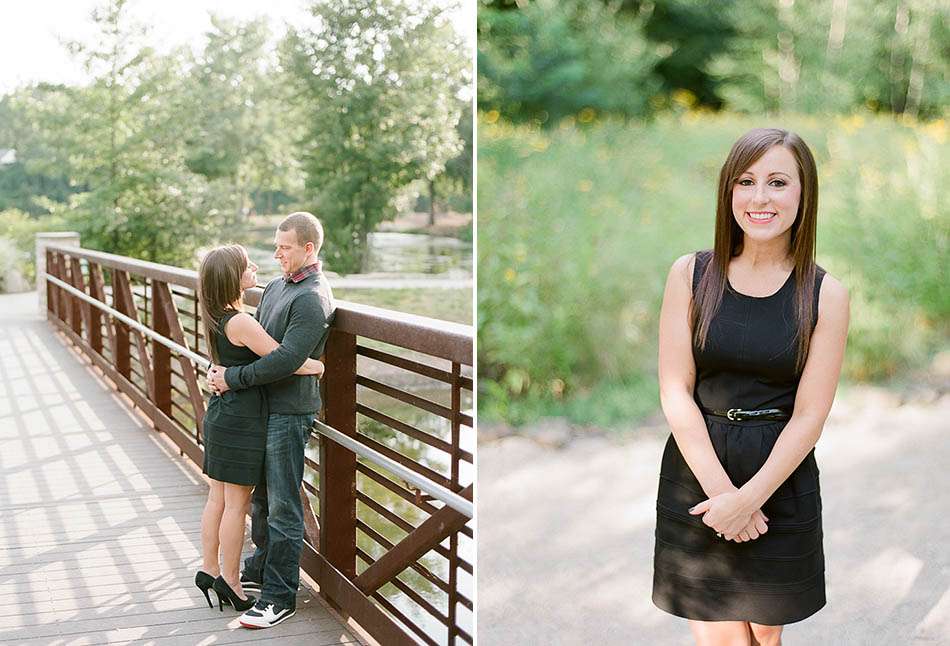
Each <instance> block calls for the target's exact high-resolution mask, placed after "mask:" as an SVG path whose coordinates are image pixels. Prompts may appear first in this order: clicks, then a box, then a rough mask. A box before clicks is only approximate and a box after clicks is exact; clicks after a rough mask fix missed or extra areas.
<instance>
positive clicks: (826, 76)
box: [478, 0, 950, 122]
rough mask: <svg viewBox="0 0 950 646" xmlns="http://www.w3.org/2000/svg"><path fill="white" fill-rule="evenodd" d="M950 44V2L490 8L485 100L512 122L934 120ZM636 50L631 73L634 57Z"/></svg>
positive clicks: (941, 107)
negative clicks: (714, 112) (857, 113)
mask: <svg viewBox="0 0 950 646" xmlns="http://www.w3.org/2000/svg"><path fill="white" fill-rule="evenodd" d="M948 42H950V6H948V5H947V3H939V2H935V1H934V0H884V1H880V0H849V1H848V2H837V1H835V2H832V1H831V0H826V1H824V2H797V3H796V2H759V1H757V0H732V1H730V2H722V3H718V4H717V7H716V10H715V11H711V10H710V4H709V3H708V2H705V1H702V0H650V1H646V0H643V1H641V0H621V1H617V0H602V1H601V2H578V1H577V0H572V1H570V2H554V0H533V1H532V0H518V1H517V2H513V1H509V0H492V1H485V0H483V2H482V3H481V6H480V9H479V61H478V64H479V79H480V82H479V96H478V101H479V107H480V108H481V109H482V110H484V111H486V112H488V111H491V110H498V111H499V112H500V113H501V114H502V115H503V116H504V117H506V118H507V119H509V120H513V121H525V120H535V119H539V120H541V121H542V122H544V121H545V117H546V116H547V117H551V118H553V119H554V120H555V121H556V120H557V117H558V116H559V115H569V114H573V113H576V112H578V111H579V110H580V109H581V108H582V107H583V106H584V105H588V106H591V107H592V108H594V109H596V110H597V111H598V112H605V111H606V112H610V113H612V114H616V115H620V116H629V115H630V114H635V115H641V116H642V115H645V114H651V113H652V112H654V111H660V112H662V111H666V110H667V109H669V108H676V107H677V106H678V105H681V106H685V107H693V106H694V105H699V106H703V107H707V108H713V109H721V108H726V109H728V110H731V111H738V112H750V113H760V112H763V111H767V112H769V113H776V112H778V111H783V112H799V113H828V112H832V113H834V112H849V113H850V112H852V111H854V110H856V109H870V110H872V111H876V112H878V111H879V112H894V113H900V114H908V115H910V116H912V117H914V118H922V119H933V118H936V117H939V116H941V115H943V114H944V111H945V109H946V105H947V102H948V100H950V49H948V47H947V45H946V43H948ZM625 44H629V45H630V47H631V48H632V49H630V50H625V49H624V46H625ZM637 49H640V50H642V51H644V52H646V55H645V56H638V57H636V58H635V59H631V60H633V62H634V65H633V66H632V67H633V68H636V70H635V71H633V70H631V65H630V64H629V63H628V58H627V57H626V56H625V55H624V54H625V53H626V52H630V51H636V50H637ZM618 60H619V61H623V62H624V63H623V64H620V65H618V64H617V61H618ZM643 64H645V66H644V67H643V68H642V69H641V68H640V66H641V65H643ZM625 74H632V76H634V77H639V78H642V79H654V78H655V79H659V80H660V81H661V84H662V86H661V88H659V89H658V90H657V89H655V88H654V87H653V86H651V85H648V84H643V83H638V82H636V80H635V79H634V82H633V84H631V83H629V82H627V77H624V76H623V75H625ZM585 93H588V94H589V95H590V96H591V97H592V98H583V99H579V98H578V97H583V96H584V94H585ZM644 99H649V101H650V103H649V105H644V104H643V103H642V101H643V100H644ZM595 101H596V102H599V103H595ZM630 101H634V103H633V104H631V102H630Z"/></svg>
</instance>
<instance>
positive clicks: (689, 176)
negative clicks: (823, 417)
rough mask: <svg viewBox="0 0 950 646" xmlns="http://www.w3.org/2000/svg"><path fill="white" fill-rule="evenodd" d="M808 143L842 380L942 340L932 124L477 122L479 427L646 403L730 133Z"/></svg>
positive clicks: (937, 145)
mask: <svg viewBox="0 0 950 646" xmlns="http://www.w3.org/2000/svg"><path fill="white" fill-rule="evenodd" d="M764 125H778V126H780V127H785V128H789V129H792V130H795V131H797V132H798V133H799V134H801V135H802V137H803V138H804V139H805V141H806V142H808V144H809V145H810V147H811V148H812V151H813V152H814V154H815V156H816V158H817V161H818V165H819V181H820V186H821V193H820V200H819V223H818V252H817V255H818V263H819V264H820V265H822V266H823V267H824V268H825V269H827V270H828V271H829V272H831V273H832V274H833V275H834V276H836V277H838V278H839V279H840V280H842V281H843V282H844V283H845V284H846V285H847V286H848V287H849V289H850V291H851V301H852V323H851V331H850V335H849V339H848V350H847V355H846V359H845V366H844V376H845V378H846V379H849V380H854V381H862V380H877V379H884V378H890V377H895V376H899V375H900V374H902V373H904V372H906V371H908V370H912V369H916V368H919V367H921V366H925V365H926V364H927V363H928V362H929V360H930V358H931V356H932V354H933V352H934V351H935V350H936V349H937V348H939V347H941V346H942V345H945V344H946V342H947V338H948V329H950V326H948V320H950V303H948V300H950V298H948V295H947V290H946V289H945V287H944V285H945V281H944V280H943V278H942V269H943V268H945V267H946V265H947V245H948V238H950V208H948V207H950V204H948V202H950V196H948V193H947V191H946V190H945V189H944V187H945V186H946V185H947V183H948V180H950V146H948V141H947V137H948V132H947V130H948V128H947V125H946V123H945V122H944V121H938V122H935V123H932V124H917V123H912V122H900V121H897V120H895V119H893V118H890V117H871V116H861V115H858V116H852V117H822V118H817V117H807V116H787V117H780V118H775V119H770V120H764V119H756V118H749V117H740V116H715V115H697V114H688V115H685V116H682V117H669V118H665V119H661V120H659V121H657V122H654V123H651V124H645V125H644V124H642V125H636V124H627V125H625V124H621V123H616V122H606V123H599V124H597V123H594V124H590V125H589V126H587V127H583V128H581V127H577V126H575V125H574V124H573V123H565V124H563V125H562V127H560V128H555V129H553V130H550V131H539V130H536V129H532V128H529V127H523V126H517V127H516V126H512V125H509V124H505V123H503V122H497V121H496V122H493V123H492V122H489V120H487V119H485V118H484V117H483V118H482V121H481V126H480V129H479V133H480V135H479V136H480V139H479V166H478V173H479V175H478V178H479V180H478V210H479V213H478V236H479V245H478V268H479V271H478V334H479V338H478V342H479V346H478V360H479V389H480V399H479V412H480V414H481V415H482V419H484V420H493V419H494V420H499V419H503V420H507V421H509V422H514V423H519V422H525V421H528V420H530V419H532V418H534V417H537V416H539V415H545V414H566V415H568V416H569V417H571V418H572V419H574V421H576V422H578V423H592V422H595V421H596V422H597V423H599V424H602V425H610V424H612V423H618V422H621V421H626V420H629V419H631V418H635V417H637V416H639V415H642V414H644V413H646V412H649V411H651V410H654V409H655V408H656V406H657V404H658V396H657V389H656V333H657V318H658V314H659V307H660V303H661V299H662V292H663V287H664V282H665V278H666V273H667V271H668V269H669V266H670V264H671V263H672V262H673V260H674V259H675V258H677V257H678V256H679V255H681V254H683V253H687V252H690V251H693V250H696V249H704V248H709V247H710V246H711V245H712V239H713V225H714V216H715V192H716V181H717V176H718V172H719V168H720V166H721V164H722V162H723V160H724V159H725V156H726V154H727V153H728V151H729V148H730V146H731V145H732V143H733V141H735V139H736V138H737V137H738V136H739V135H741V134H742V133H743V132H745V131H746V130H748V129H750V128H753V127H757V126H764Z"/></svg>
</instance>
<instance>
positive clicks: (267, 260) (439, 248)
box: [242, 229, 473, 283]
mask: <svg viewBox="0 0 950 646" xmlns="http://www.w3.org/2000/svg"><path fill="white" fill-rule="evenodd" d="M246 233H247V235H245V236H243V238H242V239H243V240H244V242H243V244H244V246H245V247H246V248H247V250H248V255H249V256H250V257H251V260H253V261H254V262H255V263H256V264H257V265H258V266H259V267H260V269H259V270H258V272H257V277H258V281H259V282H262V283H266V282H267V281H268V280H270V279H271V278H274V277H276V276H277V275H278V274H279V273H280V268H279V267H278V265H277V262H276V261H275V260H274V245H273V235H274V234H273V231H272V230H271V229H251V230H249V231H247V232H246ZM368 243H369V254H368V257H367V261H366V267H365V268H364V271H363V274H372V275H374V276H379V277H381V278H383V277H385V278H387V279H390V280H388V281H386V282H387V283H390V281H391V279H393V278H397V277H400V276H403V277H406V278H407V279H411V278H419V277H427V278H431V279H443V280H460V279H471V277H472V273H473V271H472V243H471V242H465V241H463V240H459V239H457V238H450V237H446V236H434V235H428V234H424V233H397V232H392V231H381V232H378V233H371V234H370V235H369V240H368ZM330 269H332V268H330ZM361 275H362V274H361Z"/></svg>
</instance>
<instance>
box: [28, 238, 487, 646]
mask: <svg viewBox="0 0 950 646" xmlns="http://www.w3.org/2000/svg"><path fill="white" fill-rule="evenodd" d="M45 261H46V275H47V277H48V278H47V280H46V281H45V282H46V297H47V298H46V303H47V315H48V318H49V320H50V321H51V323H52V324H53V325H54V326H56V327H57V328H58V329H59V330H60V331H62V333H63V334H64V335H65V336H66V337H67V338H68V339H69V340H70V341H71V342H72V343H73V344H74V345H75V346H76V347H77V348H79V349H80V350H81V351H82V352H83V353H85V355H86V356H88V357H89V358H90V360H91V361H92V363H93V364H94V365H95V366H97V367H98V368H99V369H100V370H101V371H102V372H103V374H104V375H105V376H106V377H108V378H109V379H110V380H111V381H112V382H113V383H114V384H115V386H116V388H117V389H118V390H119V391H121V392H122V393H124V394H125V395H127V396H128V397H129V398H130V399H131V400H132V402H133V403H134V405H135V406H137V407H138V408H139V409H141V410H142V412H143V413H144V414H145V415H146V416H147V417H148V418H149V419H150V420H151V422H152V424H153V425H154V427H155V428H156V429H157V430H159V431H161V432H164V433H165V434H167V435H168V437H169V438H171V440H172V441H174V442H175V443H176V444H177V445H178V447H179V449H180V450H181V452H182V454H183V455H188V457H189V458H190V459H192V460H193V461H194V462H195V463H197V464H201V463H202V434H201V422H202V418H203V416H204V412H205V410H206V406H207V400H208V397H209V393H207V392H206V391H205V390H204V384H203V382H204V379H203V378H201V374H202V373H203V370H202V368H204V367H206V366H207V365H208V352H207V347H206V344H205V339H204V337H203V335H202V332H201V313H200V311H199V307H198V299H197V291H196V290H197V274H196V272H194V271H191V270H186V269H181V268H177V267H171V266H168V265H161V264H157V263H152V262H146V261H142V260H137V259H134V258H129V257H125V256H117V255H113V254H108V253H102V252H98V251H92V250H87V249H82V248H80V247H73V246H62V245H56V244H52V245H49V246H47V247H46V251H45ZM261 292H262V290H261V289H259V288H255V289H251V290H248V291H247V292H246V294H245V301H246V304H247V305H248V306H249V308H253V307H256V306H257V304H258V303H259V302H260V296H261ZM324 361H325V364H326V373H325V375H324V377H323V379H322V380H321V388H322V390H323V395H324V396H323V402H324V408H323V410H322V411H321V412H320V416H319V418H318V419H317V420H315V424H314V431H313V435H312V438H311V445H310V446H309V447H308V450H307V456H306V458H305V475H304V483H303V486H302V487H301V491H300V495H301V497H302V499H303V501H304V503H305V504H304V511H305V521H306V538H305V545H304V552H303V555H302V557H301V567H302V568H303V569H304V571H306V572H307V574H308V575H309V576H310V577H311V578H313V579H314V581H316V583H317V584H318V585H319V587H320V594H321V595H322V596H323V597H324V598H326V599H327V600H328V601H329V602H330V603H331V604H333V605H334V606H335V607H336V608H338V609H339V610H340V611H341V612H342V613H343V614H344V615H345V616H347V617H348V618H352V620H353V621H355V622H356V623H357V624H358V625H359V626H360V627H361V628H362V629H364V630H366V631H367V632H368V633H369V634H370V635H372V636H373V637H374V638H375V639H377V640H379V641H380V642H381V643H384V644H387V646H389V645H390V644H410V643H418V642H421V643H426V644H456V643H459V642H467V643H469V644H471V643H473V637H472V628H471V626H472V625H473V623H474V616H473V615H474V599H473V596H474V587H475V586H474V568H473V561H474V554H475V543H474V531H473V527H472V523H471V517H472V505H471V501H472V499H473V484H472V483H473V481H474V464H473V462H474V458H473V450H474V439H473V438H474V435H473V419H472V416H471V413H470V410H471V399H472V391H473V382H472V377H471V368H472V363H473V331H472V328H471V327H470V326H465V325H459V324H455V323H448V322H445V321H438V320H435V319H429V318H424V317H418V316H413V315H408V314H403V313H399V312H393V311H389V310H383V309H379V308H375V307H368V306H364V305H359V304H355V303H348V302H343V301H338V302H337V310H336V315H335V319H334V322H333V325H332V326H331V329H330V336H329V339H328V342H327V348H326V355H325V357H324Z"/></svg>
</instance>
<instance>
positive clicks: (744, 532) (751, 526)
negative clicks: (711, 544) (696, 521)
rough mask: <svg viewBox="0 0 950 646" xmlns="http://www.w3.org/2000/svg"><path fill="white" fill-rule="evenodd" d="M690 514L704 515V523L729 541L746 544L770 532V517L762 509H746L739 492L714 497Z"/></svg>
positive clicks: (694, 508) (728, 492)
mask: <svg viewBox="0 0 950 646" xmlns="http://www.w3.org/2000/svg"><path fill="white" fill-rule="evenodd" d="M689 513H691V514H692V515H694V516H698V515H699V514H702V515H703V523H704V524H706V525H708V526H709V527H712V528H713V529H714V530H715V531H716V533H717V534H722V536H723V538H725V539H726V540H728V541H732V540H734V541H736V542H737V543H744V542H746V541H751V540H755V539H757V538H758V537H759V536H760V535H762V534H764V533H765V532H767V531H768V525H767V524H766V521H768V517H767V516H766V515H765V514H763V513H762V510H761V509H755V510H749V509H748V508H746V506H745V505H744V503H743V501H742V499H741V498H740V496H739V492H738V490H735V491H727V492H725V493H721V494H718V495H715V496H712V497H711V498H708V499H706V500H704V501H702V502H701V503H699V504H698V505H696V506H695V507H693V508H692V509H690V510H689Z"/></svg>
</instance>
